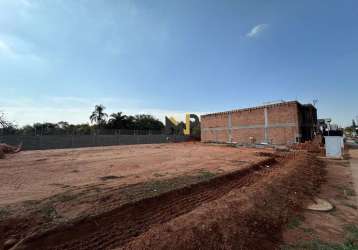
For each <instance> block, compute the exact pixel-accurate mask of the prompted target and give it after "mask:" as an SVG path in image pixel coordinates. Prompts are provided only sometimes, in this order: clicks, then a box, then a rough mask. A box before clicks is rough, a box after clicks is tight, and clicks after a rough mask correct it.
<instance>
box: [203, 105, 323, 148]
mask: <svg viewBox="0 0 358 250" xmlns="http://www.w3.org/2000/svg"><path fill="white" fill-rule="evenodd" d="M316 127H317V110H316V108H315V107H314V106H313V105H312V104H304V105H303V104H301V103H299V102H297V101H290V102H280V103H276V104H270V105H264V106H259V107H254V108H246V109H238V110H232V111H227V112H219V113H212V114H206V115H202V116H201V140H202V141H203V142H219V143H239V144H240V143H242V144H246V143H269V144H292V143H295V142H303V141H306V140H311V139H312V138H313V137H314V135H315V133H316V132H317V129H316Z"/></svg>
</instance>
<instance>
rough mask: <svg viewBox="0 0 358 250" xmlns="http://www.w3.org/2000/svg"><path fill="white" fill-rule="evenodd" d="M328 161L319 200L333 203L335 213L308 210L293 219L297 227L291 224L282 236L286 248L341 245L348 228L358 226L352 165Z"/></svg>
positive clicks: (345, 162)
mask: <svg viewBox="0 0 358 250" xmlns="http://www.w3.org/2000/svg"><path fill="white" fill-rule="evenodd" d="M355 151H356V152H357V151H358V150H355ZM357 156H358V153H357ZM325 161H326V162H327V167H326V171H327V174H326V178H325V179H326V181H325V182H324V183H323V184H322V186H321V188H320V192H319V193H318V194H317V196H318V197H320V198H323V199H325V200H328V201H329V202H331V203H332V205H333V206H334V209H333V210H332V211H330V212H317V211H309V210H305V211H304V213H303V214H298V215H296V216H295V217H294V218H295V220H296V223H294V224H290V223H289V224H290V225H291V226H290V227H287V228H286V230H285V231H284V233H283V243H284V245H286V246H293V248H294V247H296V248H298V247H297V246H298V245H300V244H301V245H302V244H303V243H305V244H310V242H317V241H319V242H322V243H327V244H342V243H344V242H345V240H346V236H347V232H346V227H347V226H349V225H358V206H357V205H358V204H357V197H356V195H357V194H356V192H355V191H354V185H353V184H354V183H353V180H352V171H351V166H350V164H349V161H348V160H333V159H325ZM296 248H294V249H296ZM305 249H307V248H305ZM332 249H333V248H332ZM340 249H343V248H340ZM350 249H353V248H350ZM354 249H355V248H354Z"/></svg>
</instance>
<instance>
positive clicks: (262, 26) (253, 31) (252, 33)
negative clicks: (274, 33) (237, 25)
mask: <svg viewBox="0 0 358 250" xmlns="http://www.w3.org/2000/svg"><path fill="white" fill-rule="evenodd" d="M267 27H268V24H265V23H262V24H259V25H256V26H255V27H253V28H252V29H251V30H250V32H249V33H247V34H246V36H247V37H249V38H253V37H256V36H258V35H259V34H260V33H261V32H263V31H264V30H265V29H267Z"/></svg>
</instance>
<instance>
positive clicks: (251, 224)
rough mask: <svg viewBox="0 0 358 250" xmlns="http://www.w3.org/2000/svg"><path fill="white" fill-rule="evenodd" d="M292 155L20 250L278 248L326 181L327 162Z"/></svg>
mask: <svg viewBox="0 0 358 250" xmlns="http://www.w3.org/2000/svg"><path fill="white" fill-rule="evenodd" d="M312 159H313V157H312V156H309V155H301V154H300V155H298V156H296V155H290V156H289V157H288V158H285V159H280V158H279V159H278V161H279V162H278V163H277V162H276V160H275V159H272V158H271V159H269V160H266V161H265V162H261V163H260V164H256V165H254V166H250V167H247V168H245V169H242V170H239V171H236V172H233V173H230V174H226V175H222V176H219V177H217V178H214V179H211V180H208V181H204V182H201V183H198V184H194V185H191V186H188V187H184V188H182V189H177V190H173V191H170V192H168V193H165V194H162V195H159V196H156V197H151V198H147V199H143V200H140V201H137V202H134V203H129V204H126V205H123V206H121V207H119V208H116V209H114V210H112V211H109V212H106V213H103V214H99V215H97V216H92V217H87V218H83V219H81V220H77V221H72V222H71V223H68V224H66V225H62V226H58V227H55V228H53V229H50V230H47V231H45V232H42V233H36V234H34V235H32V236H30V237H28V238H26V239H25V240H23V241H22V242H21V244H19V245H18V248H17V249H50V248H51V249H53V248H56V249H113V248H123V249H228V248H239V249H272V246H273V245H274V244H275V243H276V242H277V241H278V240H279V238H280V235H279V232H280V230H281V226H282V225H283V224H284V223H286V222H287V220H288V218H289V216H290V214H291V213H292V212H294V211H295V210H298V209H300V205H301V204H302V202H303V200H304V199H306V198H307V197H308V196H310V195H311V194H313V193H314V190H316V188H317V185H318V184H319V182H320V178H319V177H320V176H321V172H320V171H321V168H320V162H318V161H316V160H312Z"/></svg>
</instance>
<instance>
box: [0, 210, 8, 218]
mask: <svg viewBox="0 0 358 250" xmlns="http://www.w3.org/2000/svg"><path fill="white" fill-rule="evenodd" d="M8 215H10V212H9V210H7V209H6V208H0V218H4V217H6V216H8Z"/></svg>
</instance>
